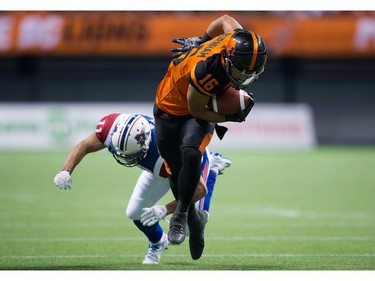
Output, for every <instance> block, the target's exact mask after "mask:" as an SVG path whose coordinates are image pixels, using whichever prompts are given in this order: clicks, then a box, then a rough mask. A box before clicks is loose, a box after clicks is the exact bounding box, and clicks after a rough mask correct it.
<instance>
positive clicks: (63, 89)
mask: <svg viewBox="0 0 375 281" xmlns="http://www.w3.org/2000/svg"><path fill="white" fill-rule="evenodd" d="M169 60H170V58H169V57H150V58H139V57H74V58H73V57H34V56H22V57H5V58H2V59H1V60H0V85H1V89H0V103H7V102H17V103H24V102H30V103H31V104H36V103H39V102H57V103H67V102H78V103H82V104H84V103H87V102H96V103H99V104H104V103H111V102H121V103H122V102H125V103H127V102H134V101H135V102H152V101H153V99H154V96H155V94H154V93H155V89H156V88H157V85H158V83H159V81H160V80H161V79H162V78H163V74H164V72H165V70H166V68H167V66H168V63H169ZM374 65H375V59H374V58H373V59H371V58H367V59H360V58H357V59H327V58H324V59H302V58H298V59H297V58H280V59H275V58H270V59H269V61H268V62H267V67H266V71H265V72H264V73H263V74H262V76H261V79H260V80H259V81H257V82H256V83H254V84H253V85H252V86H251V88H249V89H248V90H249V91H251V92H252V93H253V94H254V96H255V100H256V104H259V103H286V104H294V103H302V104H306V105H308V106H309V107H310V108H311V109H312V112H313V118H314V124H315V129H316V136H317V141H318V143H319V144H375V126H374V125H373V124H374V121H375V110H374V106H375V79H374V69H373V66H374ZM255 107H256V106H255Z"/></svg>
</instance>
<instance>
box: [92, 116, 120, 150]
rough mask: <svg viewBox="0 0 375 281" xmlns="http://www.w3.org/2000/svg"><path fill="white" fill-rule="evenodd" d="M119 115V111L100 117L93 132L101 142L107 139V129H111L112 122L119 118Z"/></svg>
mask: <svg viewBox="0 0 375 281" xmlns="http://www.w3.org/2000/svg"><path fill="white" fill-rule="evenodd" d="M121 115H122V114H121V113H110V114H108V115H105V116H104V117H102V118H101V119H100V121H99V122H98V123H97V124H96V129H95V133H96V136H97V138H98V139H99V140H100V141H101V142H102V143H105V140H106V139H107V136H108V134H109V131H110V130H111V128H112V126H113V124H114V122H115V121H116V120H117V119H118V118H121Z"/></svg>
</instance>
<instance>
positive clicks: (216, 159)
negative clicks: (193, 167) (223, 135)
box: [209, 152, 232, 175]
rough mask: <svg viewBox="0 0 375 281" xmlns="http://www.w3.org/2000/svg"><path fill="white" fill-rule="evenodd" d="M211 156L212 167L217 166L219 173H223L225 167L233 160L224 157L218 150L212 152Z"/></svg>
mask: <svg viewBox="0 0 375 281" xmlns="http://www.w3.org/2000/svg"><path fill="white" fill-rule="evenodd" d="M209 158H210V166H211V169H212V168H214V167H217V168H218V169H219V175H222V174H223V171H224V170H225V168H229V167H230V165H231V164H232V161H231V160H230V159H229V158H226V157H223V156H222V155H221V154H220V153H217V152H215V153H212V152H210V156H209Z"/></svg>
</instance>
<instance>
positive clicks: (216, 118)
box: [187, 85, 225, 123]
mask: <svg viewBox="0 0 375 281" xmlns="http://www.w3.org/2000/svg"><path fill="white" fill-rule="evenodd" d="M209 100H210V97H209V96H207V95H203V94H201V93H199V92H198V91H197V90H195V89H194V87H193V86H191V85H189V88H188V92H187V102H188V106H189V111H190V114H191V115H192V116H193V117H195V118H197V119H202V120H206V121H207V122H212V123H219V122H224V121H225V115H223V114H219V113H216V112H214V111H212V110H210V109H208V108H207V106H206V105H207V104H208V102H209Z"/></svg>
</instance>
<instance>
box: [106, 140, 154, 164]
mask: <svg viewBox="0 0 375 281" xmlns="http://www.w3.org/2000/svg"><path fill="white" fill-rule="evenodd" d="M148 148H149V147H148V146H146V145H144V146H143V147H142V149H141V150H140V151H138V152H136V153H132V154H126V153H123V152H122V151H121V150H119V149H118V148H117V147H114V146H112V147H111V152H112V155H113V157H114V158H115V159H116V161H117V163H119V164H121V165H123V166H125V167H134V166H137V165H138V164H139V162H140V161H142V159H144V158H145V157H146V156H147V151H148Z"/></svg>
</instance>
